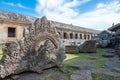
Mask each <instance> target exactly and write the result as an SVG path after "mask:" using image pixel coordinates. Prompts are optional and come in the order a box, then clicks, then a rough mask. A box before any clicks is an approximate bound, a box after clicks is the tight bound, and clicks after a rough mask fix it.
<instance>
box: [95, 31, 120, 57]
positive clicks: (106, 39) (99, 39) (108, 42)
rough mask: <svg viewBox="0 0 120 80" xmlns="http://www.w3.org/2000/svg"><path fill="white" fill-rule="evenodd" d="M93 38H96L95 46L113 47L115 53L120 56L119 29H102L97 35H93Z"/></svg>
mask: <svg viewBox="0 0 120 80" xmlns="http://www.w3.org/2000/svg"><path fill="white" fill-rule="evenodd" d="M93 40H96V43H97V47H102V48H107V47H110V48H113V49H115V50H116V54H118V55H119V56H120V29H118V30H117V31H116V32H111V31H108V30H106V31H102V32H101V33H100V34H98V36H96V37H94V38H93Z"/></svg>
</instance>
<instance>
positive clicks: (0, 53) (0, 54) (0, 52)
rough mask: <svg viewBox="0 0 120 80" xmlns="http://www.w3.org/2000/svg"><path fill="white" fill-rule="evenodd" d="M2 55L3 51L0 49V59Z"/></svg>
mask: <svg viewBox="0 0 120 80" xmlns="http://www.w3.org/2000/svg"><path fill="white" fill-rule="evenodd" d="M2 56H3V52H2V49H0V60H1V58H2Z"/></svg>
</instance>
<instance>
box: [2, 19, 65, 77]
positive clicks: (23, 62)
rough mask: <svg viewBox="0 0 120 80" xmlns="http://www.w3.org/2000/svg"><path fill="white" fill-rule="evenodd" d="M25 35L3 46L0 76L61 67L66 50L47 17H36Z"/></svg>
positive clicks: (24, 32) (25, 31)
mask: <svg viewBox="0 0 120 80" xmlns="http://www.w3.org/2000/svg"><path fill="white" fill-rule="evenodd" d="M23 35H24V37H23V38H22V39H20V40H17V41H10V42H7V43H6V44H5V47H4V48H3V57H2V59H1V61H0V77H1V78H4V77H6V76H9V75H12V74H19V73H21V72H25V71H34V72H38V73H40V72H41V71H42V70H43V69H46V68H50V67H53V66H58V67H60V65H61V63H62V61H63V60H64V59H65V54H64V50H63V48H62V47H60V45H61V43H60V37H59V34H58V33H57V31H56V28H55V27H54V26H51V24H50V21H48V20H47V18H46V17H42V19H36V20H35V22H34V23H33V24H32V25H31V26H29V27H28V28H27V30H26V29H24V31H23Z"/></svg>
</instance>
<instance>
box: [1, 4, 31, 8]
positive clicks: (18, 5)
mask: <svg viewBox="0 0 120 80" xmlns="http://www.w3.org/2000/svg"><path fill="white" fill-rule="evenodd" d="M2 3H3V4H6V5H9V6H14V7H19V8H23V9H32V8H29V7H26V6H23V5H22V4H20V3H17V4H14V3H12V2H2Z"/></svg>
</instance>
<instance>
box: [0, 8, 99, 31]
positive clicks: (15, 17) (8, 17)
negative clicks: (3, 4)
mask: <svg viewBox="0 0 120 80" xmlns="http://www.w3.org/2000/svg"><path fill="white" fill-rule="evenodd" d="M36 19H37V17H32V16H25V15H21V14H16V13H12V12H6V11H2V10H0V20H4V21H9V22H17V23H21V24H31V23H33V22H34V21H35V20H36ZM49 21H51V22H52V23H53V24H55V25H58V26H56V27H58V28H65V29H72V30H76V31H78V30H79V31H85V32H92V33H99V32H100V31H98V30H93V29H89V28H83V27H80V26H75V25H71V24H66V23H61V22H56V21H52V20H49Z"/></svg>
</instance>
